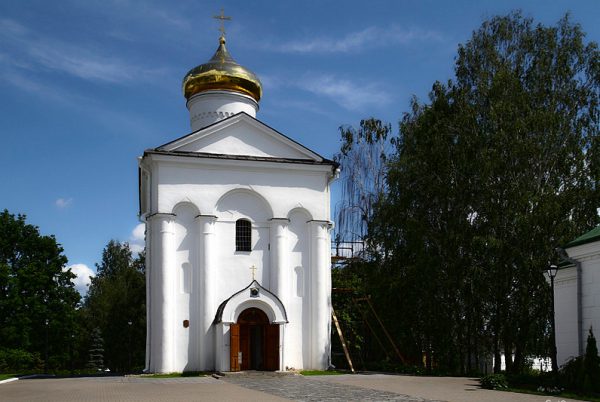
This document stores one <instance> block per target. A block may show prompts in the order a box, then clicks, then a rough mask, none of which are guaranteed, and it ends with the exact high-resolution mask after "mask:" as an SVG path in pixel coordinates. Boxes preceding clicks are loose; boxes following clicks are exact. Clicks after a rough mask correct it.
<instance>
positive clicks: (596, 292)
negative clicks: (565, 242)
mask: <svg viewBox="0 0 600 402" xmlns="http://www.w3.org/2000/svg"><path fill="white" fill-rule="evenodd" d="M566 252H567V253H568V255H569V257H570V258H572V259H574V260H576V261H578V262H579V263H580V264H581V271H580V272H581V321H582V322H581V326H582V328H581V329H582V333H581V340H580V342H581V345H582V348H583V350H582V352H583V351H585V347H586V342H587V336H588V333H589V329H590V327H591V328H592V329H593V331H594V335H595V336H596V338H597V339H598V338H600V337H599V334H600V241H594V242H590V243H585V244H581V245H578V246H574V247H570V248H567V249H566ZM569 269H570V270H572V271H573V277H575V275H576V270H575V268H569ZM562 271H563V270H561V271H559V274H560V273H561V272H562ZM574 283H575V284H574V285H573V288H572V289H571V291H570V293H569V295H566V294H558V293H557V294H556V299H555V304H558V303H561V298H562V299H569V297H570V298H575V301H574V304H575V310H574V312H573V313H572V316H569V315H568V314H559V313H558V312H557V314H556V326H557V330H558V328H559V327H567V326H572V328H573V331H574V332H576V331H577V329H578V327H577V322H576V321H575V322H573V320H576V319H577V310H576V308H577V304H576V303H577V299H576V298H577V288H576V281H574ZM565 293H566V291H565ZM573 317H575V318H573ZM577 337H578V335H577V333H575V335H572V336H571V338H570V339H573V342H572V343H570V344H569V345H566V347H565V345H562V344H558V342H557V349H558V360H559V364H560V363H561V358H564V357H565V356H567V357H568V356H577V355H578V352H579V351H578V348H577V344H576V341H577ZM557 338H558V336H557ZM573 345H575V346H573ZM561 348H562V349H564V351H562V350H561Z"/></svg>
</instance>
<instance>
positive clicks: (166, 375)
mask: <svg viewBox="0 0 600 402" xmlns="http://www.w3.org/2000/svg"><path fill="white" fill-rule="evenodd" d="M207 375H208V373H207V372H206V371H184V372H183V373H163V374H144V375H142V376H141V378H179V377H206V376H207Z"/></svg>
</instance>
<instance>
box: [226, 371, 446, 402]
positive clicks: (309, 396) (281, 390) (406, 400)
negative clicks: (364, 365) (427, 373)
mask: <svg viewBox="0 0 600 402" xmlns="http://www.w3.org/2000/svg"><path fill="white" fill-rule="evenodd" d="M221 381H226V382H228V383H231V384H235V385H239V386H241V387H244V388H248V389H252V390H255V391H261V392H265V393H267V394H271V395H276V396H280V397H283V398H286V399H291V400H294V401H303V402H304V401H307V402H308V401H325V402H338V401H403V402H440V401H433V400H429V399H423V398H419V397H414V396H409V395H402V394H397V393H393V392H387V391H379V390H374V389H368V388H361V387H356V386H352V385H347V384H336V383H330V382H324V381H319V380H316V379H311V378H310V377H304V376H301V375H293V374H279V373H261V372H256V373H248V372H244V373H236V374H228V375H226V376H224V377H223V378H221Z"/></svg>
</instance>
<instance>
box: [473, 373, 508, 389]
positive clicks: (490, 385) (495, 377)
mask: <svg viewBox="0 0 600 402" xmlns="http://www.w3.org/2000/svg"><path fill="white" fill-rule="evenodd" d="M479 381H480V382H481V386H482V387H483V388H486V389H506V388H508V382H507V381H506V377H505V376H504V374H488V375H486V376H484V377H481V379H480V380H479Z"/></svg>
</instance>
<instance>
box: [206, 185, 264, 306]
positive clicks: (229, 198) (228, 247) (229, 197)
mask: <svg viewBox="0 0 600 402" xmlns="http://www.w3.org/2000/svg"><path fill="white" fill-rule="evenodd" d="M271 213H272V212H271V208H270V207H269V205H268V204H267V203H266V202H265V201H264V200H263V199H262V198H261V197H260V196H258V195H257V194H256V193H253V192H251V191H249V190H243V189H242V190H234V191H231V192H228V193H227V194H225V195H224V196H223V197H221V199H220V200H219V201H218V204H217V206H216V208H215V214H216V215H217V223H216V238H217V239H218V240H217V242H218V245H219V247H218V248H217V249H216V250H215V253H216V255H217V257H216V258H217V261H218V265H219V267H218V276H217V286H218V294H220V295H227V297H228V296H230V295H232V294H233V293H235V292H237V291H238V290H240V289H242V288H244V287H246V286H248V284H249V283H250V282H251V280H252V272H251V270H250V267H252V266H255V267H256V271H255V277H256V279H257V280H258V281H259V282H260V283H261V284H262V285H263V286H265V287H266V288H267V289H269V288H270V286H271V284H270V281H269V278H270V275H269V274H270V271H269V224H268V222H267V220H268V219H269V218H270V214H271ZM242 218H244V219H248V220H250V222H251V223H252V243H251V244H252V247H251V248H252V251H236V249H235V224H236V221H237V220H238V219H242ZM221 301H222V300H219V302H221Z"/></svg>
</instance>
